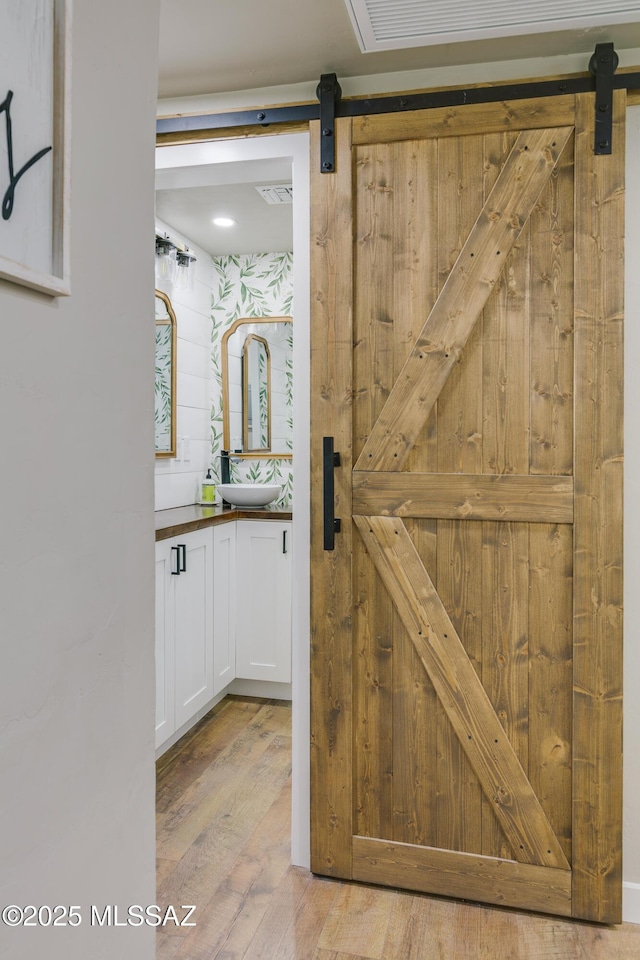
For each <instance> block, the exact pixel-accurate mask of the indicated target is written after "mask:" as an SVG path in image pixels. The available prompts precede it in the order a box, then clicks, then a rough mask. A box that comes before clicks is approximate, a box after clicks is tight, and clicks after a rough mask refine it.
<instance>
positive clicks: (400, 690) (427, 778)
mask: <svg viewBox="0 0 640 960" xmlns="http://www.w3.org/2000/svg"><path fill="white" fill-rule="evenodd" d="M405 526H406V528H407V532H408V533H409V536H410V537H411V539H412V541H413V543H414V545H415V547H416V550H417V551H418V554H419V555H420V558H421V560H422V562H423V564H424V565H425V568H426V569H427V572H428V573H429V574H430V576H431V578H432V579H433V581H434V583H436V564H437V539H436V521H434V520H407V521H406V522H405ZM436 585H437V584H436ZM381 587H382V589H383V590H384V591H385V593H386V592H387V591H386V587H384V586H383V585H382V584H381ZM393 630H394V637H395V638H396V642H395V644H394V650H393V666H394V669H393V702H394V709H393V759H394V766H393V771H394V773H393V816H394V829H393V839H394V840H398V841H400V842H402V843H419V844H424V845H425V846H437V833H436V827H437V793H436V782H437V781H436V776H437V766H438V761H437V723H436V719H435V718H436V716H437V709H438V699H437V697H436V692H435V690H434V688H433V684H432V683H431V681H430V680H429V678H428V676H427V674H426V672H425V670H424V667H423V666H422V663H421V662H420V657H419V656H418V653H417V651H416V648H415V646H414V645H413V643H412V642H411V638H410V637H409V636H408V634H407V631H406V628H405V626H404V624H403V622H402V619H401V617H400V615H399V614H398V612H397V611H396V610H395V609H394V624H393Z"/></svg>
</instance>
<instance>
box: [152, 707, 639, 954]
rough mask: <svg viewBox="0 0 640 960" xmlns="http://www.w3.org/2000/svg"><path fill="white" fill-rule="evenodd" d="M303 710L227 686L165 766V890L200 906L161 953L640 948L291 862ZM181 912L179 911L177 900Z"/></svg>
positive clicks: (592, 932) (624, 935) (604, 935)
mask: <svg viewBox="0 0 640 960" xmlns="http://www.w3.org/2000/svg"><path fill="white" fill-rule="evenodd" d="M290 787H291V709H290V705H289V704H286V703H283V702H282V701H275V700H257V699H242V698H239V697H228V698H226V699H225V700H223V701H222V702H221V703H220V704H218V706H217V707H215V708H214V709H213V710H212V711H211V713H210V714H208V715H207V717H205V719H204V720H202V721H201V722H200V723H199V724H198V725H197V726H196V727H194V729H193V730H191V731H190V732H189V733H188V734H187V735H186V736H185V737H183V738H182V740H181V741H180V742H179V743H177V744H176V745H175V746H174V747H173V748H172V749H171V750H169V751H168V752H167V753H166V754H165V755H164V756H163V757H161V758H160V760H159V761H158V765H157V825H158V893H157V900H156V902H157V903H158V904H160V905H164V906H167V905H169V904H173V905H174V906H176V907H179V906H180V905H182V904H196V906H197V909H196V911H195V913H194V915H193V916H192V918H191V920H192V921H195V922H196V926H195V927H175V926H166V927H164V928H161V930H160V932H159V934H158V941H157V958H158V960H609V958H610V960H637V958H639V957H640V925H634V924H623V925H622V926H619V927H601V926H596V925H594V924H588V923H575V922H572V921H568V920H562V919H554V918H548V917H541V916H536V915H532V914H527V913H520V912H518V911H515V910H501V909H498V908H489V907H484V906H480V905H477V904H472V903H464V902H459V901H453V900H445V899H443V898H438V897H427V896H420V895H415V894H410V893H403V892H400V891H395V890H385V889H380V888H377V887H369V886H364V885H361V884H350V883H341V882H338V881H334V880H322V879H319V878H317V877H314V876H312V875H311V874H310V873H309V872H308V871H306V870H302V869H300V868H298V867H292V866H290V864H289V853H290V849H289V835H290V823H291V817H290V803H291V791H290ZM178 913H180V911H178Z"/></svg>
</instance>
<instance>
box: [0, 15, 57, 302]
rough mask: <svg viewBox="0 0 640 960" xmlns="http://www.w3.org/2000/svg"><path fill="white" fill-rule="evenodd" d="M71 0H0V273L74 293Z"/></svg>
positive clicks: (51, 291)
mask: <svg viewBox="0 0 640 960" xmlns="http://www.w3.org/2000/svg"><path fill="white" fill-rule="evenodd" d="M70 39H71V0H19V2H16V0H0V199H1V201H2V210H1V216H0V278H1V279H3V280H10V281H12V282H13V283H18V284H21V285H23V286H26V287H31V288H32V289H34V290H40V291H41V292H43V293H47V294H49V295H51V296H66V295H68V294H69V293H70V281H69V205H70V169H69V166H70V92H71V91H70V77H71V64H70V57H71V49H70V47H71V43H70Z"/></svg>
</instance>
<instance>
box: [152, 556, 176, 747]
mask: <svg viewBox="0 0 640 960" xmlns="http://www.w3.org/2000/svg"><path fill="white" fill-rule="evenodd" d="M174 556H175V554H174ZM171 559H172V553H171V541H169V540H160V541H159V542H158V543H156V747H159V746H160V744H161V743H164V741H165V740H166V739H167V738H168V737H170V736H171V734H172V733H173V731H174V730H175V728H176V723H175V720H176V714H175V697H174V682H173V653H174V650H173V616H174V610H173V583H172V577H171ZM174 564H175V560H174Z"/></svg>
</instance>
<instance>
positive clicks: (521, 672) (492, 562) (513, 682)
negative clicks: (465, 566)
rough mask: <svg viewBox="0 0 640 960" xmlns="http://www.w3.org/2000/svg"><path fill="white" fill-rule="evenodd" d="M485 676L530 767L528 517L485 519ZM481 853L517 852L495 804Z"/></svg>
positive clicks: (486, 812) (487, 815)
mask: <svg viewBox="0 0 640 960" xmlns="http://www.w3.org/2000/svg"><path fill="white" fill-rule="evenodd" d="M482 526H483V544H482V549H483V553H484V557H483V560H482V597H483V621H482V624H483V629H482V647H483V656H482V682H483V685H484V688H485V690H486V692H487V695H488V697H489V699H490V701H491V703H492V704H493V708H494V710H495V711H496V714H497V715H498V719H499V720H500V723H501V724H502V726H503V727H504V730H505V732H506V734H507V737H508V739H509V742H510V743H511V745H512V747H513V748H514V750H515V752H516V755H517V757H518V759H519V761H520V763H521V765H522V768H523V769H524V771H525V773H527V772H528V769H529V764H528V713H529V686H528V649H527V633H528V613H529V596H528V594H529V530H528V524H524V523H493V522H488V521H485V522H484V523H483V524H482ZM482 853H484V854H487V855H488V856H493V857H506V858H507V859H509V858H513V859H517V857H515V856H514V853H513V852H512V851H511V850H510V848H509V847H508V845H507V844H506V838H505V836H504V833H503V831H502V829H501V828H500V826H499V824H498V822H497V820H496V817H495V815H494V813H493V811H492V810H491V808H490V807H489V806H488V805H487V804H485V805H484V808H483V817H482Z"/></svg>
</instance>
